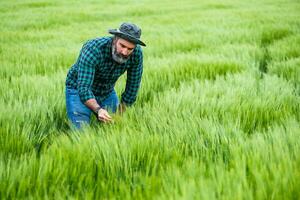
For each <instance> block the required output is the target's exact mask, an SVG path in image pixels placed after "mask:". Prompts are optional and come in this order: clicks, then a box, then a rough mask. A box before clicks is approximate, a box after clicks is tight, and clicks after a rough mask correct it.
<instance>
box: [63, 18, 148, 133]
mask: <svg viewBox="0 0 300 200" xmlns="http://www.w3.org/2000/svg"><path fill="white" fill-rule="evenodd" d="M108 32H109V33H110V34H112V35H113V36H111V37H101V38H96V39H92V40H89V41H87V42H86V43H85V44H84V45H83V47H82V49H81V51H80V54H79V57H78V59H77V61H76V62H75V64H73V66H72V67H71V68H70V69H69V72H68V75H67V78H66V108H67V115H68V118H69V120H70V121H71V122H72V124H73V125H74V127H75V128H81V127H82V125H83V124H89V123H90V118H91V113H94V114H95V115H96V116H97V118H98V120H99V121H101V122H104V123H108V122H111V121H112V117H111V116H110V115H109V112H108V111H109V110H110V111H111V112H113V113H115V112H116V111H117V109H118V110H119V111H120V113H122V112H124V111H125V110H126V107H127V106H131V105H132V104H133V103H134V102H135V101H136V97H137V94H138V90H139V88H140V83H141V78H142V73H143V53H142V48H141V46H146V44H145V43H144V42H142V41H141V40H140V37H141V29H140V28H139V27H138V26H137V25H135V24H132V23H122V24H121V26H120V28H119V29H110V30H109V31H108ZM125 71H126V72H127V80H126V87H125V90H124V92H123V93H122V95H121V102H120V103H119V99H118V96H117V94H116V91H115V89H114V86H115V83H116V81H117V80H118V78H119V77H120V76H121V75H122V74H123V73H124V72H125Z"/></svg>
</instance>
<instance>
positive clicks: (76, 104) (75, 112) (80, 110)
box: [66, 88, 119, 129]
mask: <svg viewBox="0 0 300 200" xmlns="http://www.w3.org/2000/svg"><path fill="white" fill-rule="evenodd" d="M98 104H99V105H100V106H101V107H102V108H105V109H106V110H108V111H110V112H113V113H115V112H116V111H117V107H118V105H119V99H118V96H117V94H116V91H115V90H113V91H112V92H111V93H110V95H109V96H108V97H107V98H106V99H104V100H103V101H102V102H98ZM66 106H67V115H68V118H69V120H70V121H71V122H72V124H73V125H74V126H75V128H77V129H80V128H81V127H82V125H83V124H89V123H90V120H91V113H92V110H90V109H89V108H88V107H87V106H86V105H84V104H83V103H82V102H81V100H80V97H79V94H78V90H76V89H70V88H66Z"/></svg>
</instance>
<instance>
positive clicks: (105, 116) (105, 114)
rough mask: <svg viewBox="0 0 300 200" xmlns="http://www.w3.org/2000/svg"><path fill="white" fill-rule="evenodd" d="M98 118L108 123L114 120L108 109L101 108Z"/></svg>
mask: <svg viewBox="0 0 300 200" xmlns="http://www.w3.org/2000/svg"><path fill="white" fill-rule="evenodd" d="M98 120H100V121H102V122H104V123H108V122H111V121H112V118H111V116H110V115H109V114H108V112H107V110H105V109H103V108H101V109H100V110H99V111H98Z"/></svg>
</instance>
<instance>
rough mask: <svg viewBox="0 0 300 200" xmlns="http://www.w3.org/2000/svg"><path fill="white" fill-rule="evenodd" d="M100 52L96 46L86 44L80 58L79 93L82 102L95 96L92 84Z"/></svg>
mask: <svg viewBox="0 0 300 200" xmlns="http://www.w3.org/2000/svg"><path fill="white" fill-rule="evenodd" d="M99 56H100V55H99V54H98V53H97V52H96V50H95V47H90V46H88V45H84V46H83V48H82V50H81V52H80V55H79V58H78V82H77V83H78V93H79V97H80V100H81V102H82V103H84V102H86V101H87V100H89V99H93V98H95V96H94V94H93V92H92V90H91V86H92V84H93V80H94V75H95V68H96V65H97V64H98V63H99V59H100V58H99Z"/></svg>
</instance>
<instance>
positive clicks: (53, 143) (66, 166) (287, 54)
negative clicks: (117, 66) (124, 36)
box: [0, 0, 300, 199]
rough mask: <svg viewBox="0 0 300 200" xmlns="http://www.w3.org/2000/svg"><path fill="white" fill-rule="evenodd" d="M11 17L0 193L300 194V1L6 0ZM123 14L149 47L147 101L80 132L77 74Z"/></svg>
mask: <svg viewBox="0 0 300 200" xmlns="http://www.w3.org/2000/svg"><path fill="white" fill-rule="evenodd" d="M0 18H1V20H0V27H1V29H0V78H1V85H0V96H1V98H0V101H1V104H0V113H1V115H0V134H1V135H0V198H1V199H24V198H25V199H66V198H68V199H132V198H134V199H299V198H300V125H299V122H300V2H299V1H297V0H285V1H282V0H264V1H259V0H250V1H238V0H224V1H217V0H215V1H213V0H211V1H210V0H203V1H197V0H193V1H192V0H187V1H181V0H151V1H150V0H135V1H128V0H122V1H119V0H111V1H96V0H94V1H92V0H89V1H75V0H73V1H71V0H68V1H67V0H66V1H61V0H51V1H50V0H48V1H46V0H45V1H28V0H25V1H15V0H10V1H4V0H1V1H0ZM123 21H130V22H134V23H136V24H138V25H139V26H141V27H142V40H143V41H145V42H146V43H147V45H148V46H147V47H146V48H143V50H144V76H143V80H142V86H141V89H140V92H139V97H138V100H137V102H136V104H135V106H134V107H132V108H131V109H129V110H128V111H127V112H126V113H125V115H124V116H123V117H120V116H114V118H115V123H114V124H113V125H101V124H99V123H97V121H96V120H95V119H94V120H93V123H92V125H91V127H87V128H86V129H84V130H83V131H82V132H72V131H70V130H69V126H68V123H67V118H66V108H65V97H64V82H65V77H66V74H67V70H68V69H69V67H70V66H71V65H72V64H73V63H74V62H75V60H76V59H77V56H78V53H79V51H80V48H81V46H82V44H83V43H84V42H85V41H86V40H88V39H91V38H95V37H101V36H107V35H109V34H108V33H107V30H108V29H110V28H117V27H119V25H120V23H121V22H123ZM125 78H126V75H125V77H122V78H121V79H120V80H119V82H118V84H117V86H116V88H117V91H118V94H119V95H120V93H121V92H122V90H123V88H124V84H125V82H124V80H125Z"/></svg>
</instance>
